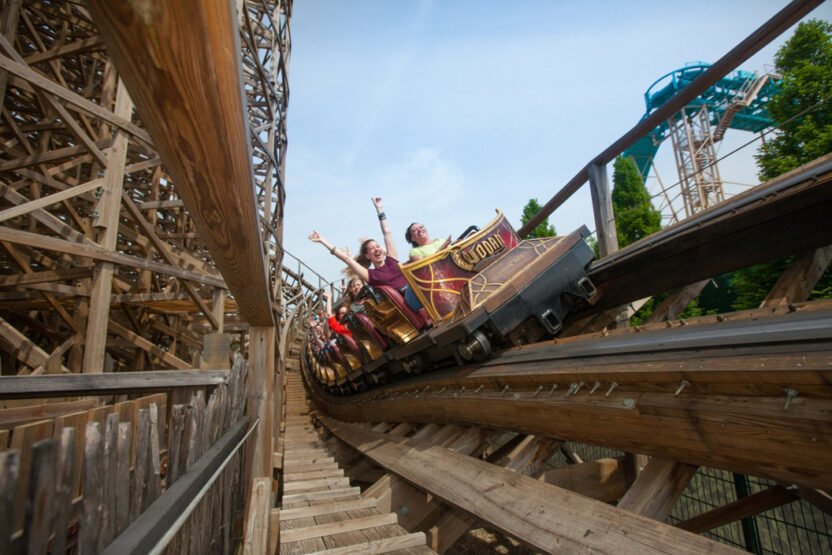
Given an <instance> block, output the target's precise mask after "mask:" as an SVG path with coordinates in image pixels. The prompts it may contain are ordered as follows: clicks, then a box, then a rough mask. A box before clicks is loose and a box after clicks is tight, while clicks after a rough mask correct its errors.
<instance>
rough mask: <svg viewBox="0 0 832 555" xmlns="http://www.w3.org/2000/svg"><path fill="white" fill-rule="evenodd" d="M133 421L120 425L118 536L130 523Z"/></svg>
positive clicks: (116, 513)
mask: <svg viewBox="0 0 832 555" xmlns="http://www.w3.org/2000/svg"><path fill="white" fill-rule="evenodd" d="M131 432H132V423H130V422H121V423H119V425H118V440H117V441H118V445H117V446H116V476H115V480H116V488H115V490H116V507H115V535H116V536H118V535H119V534H121V532H123V531H124V529H125V528H127V525H128V524H129V523H130V460H131V455H130V448H131V445H132V433H131Z"/></svg>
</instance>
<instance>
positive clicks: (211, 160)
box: [88, 0, 273, 327]
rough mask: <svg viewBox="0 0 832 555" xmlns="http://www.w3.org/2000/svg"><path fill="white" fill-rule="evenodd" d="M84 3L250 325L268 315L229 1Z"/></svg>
mask: <svg viewBox="0 0 832 555" xmlns="http://www.w3.org/2000/svg"><path fill="white" fill-rule="evenodd" d="M88 6H89V9H90V12H91V13H92V15H93V18H94V20H95V22H96V24H97V25H98V26H99V28H100V30H101V36H102V37H103V38H104V42H105V43H106V45H107V50H108V52H109V53H110V55H111V56H112V58H113V60H114V61H115V63H116V65H117V67H118V69H119V73H120V74H121V76H122V78H123V79H124V80H125V81H126V82H127V85H128V87H129V88H130V91H131V93H132V95H133V97H134V100H135V102H136V105H137V107H138V110H139V112H140V113H141V116H142V121H143V122H144V123H145V124H146V125H147V128H148V130H149V131H150V135H151V136H152V137H153V139H154V144H155V146H156V147H157V148H158V149H159V153H160V154H161V157H162V159H163V160H164V161H165V166H166V167H167V169H168V171H169V172H170V173H171V175H172V176H173V178H174V182H175V183H176V188H177V191H178V193H179V196H180V197H181V198H182V200H184V201H185V205H186V206H187V207H188V211H189V213H190V215H191V217H192V218H193V220H194V222H195V223H196V227H197V230H198V231H199V232H200V236H201V238H202V240H203V241H204V242H205V244H206V245H208V248H209V250H210V251H211V254H212V256H213V258H214V260H215V261H216V264H217V267H218V268H219V269H220V271H221V273H222V275H223V277H224V278H225V280H226V282H227V283H228V289H229V291H230V292H231V294H232V295H233V296H234V298H235V299H236V300H237V303H238V305H239V307H240V311H241V312H242V314H243V315H244V316H245V318H246V320H248V322H249V323H250V324H252V325H254V326H266V327H268V326H271V325H273V323H272V321H273V318H272V310H271V297H270V294H269V281H268V279H267V276H268V273H267V269H266V266H265V263H264V258H263V246H262V240H261V235H260V225H259V222H258V215H257V199H256V198H255V195H254V188H253V186H252V183H253V180H254V177H253V173H252V166H251V149H250V141H249V131H248V126H247V125H246V114H245V110H244V99H243V97H242V88H241V87H240V78H241V71H240V60H239V50H240V49H239V42H238V41H239V38H238V37H239V30H238V28H237V24H236V18H235V14H234V11H233V8H234V5H233V4H232V3H229V2H225V1H222V0H211V1H208V2H203V1H199V0H187V1H183V2H163V1H160V0H156V1H152V2H151V3H150V4H148V5H143V6H142V7H139V6H138V5H134V4H129V3H118V2H109V1H107V0H94V1H91V2H90V3H89V4H88ZM145 13H153V17H152V18H146V17H144V15H143V14H145ZM218 68H219V69H218ZM217 160H223V161H224V163H222V164H217V163H216V161H217ZM218 222H222V225H217V224H218Z"/></svg>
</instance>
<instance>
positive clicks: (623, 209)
mask: <svg viewBox="0 0 832 555" xmlns="http://www.w3.org/2000/svg"><path fill="white" fill-rule="evenodd" d="M613 167H614V169H615V171H614V173H613V178H612V180H613V188H612V209H613V213H614V214H615V231H616V233H617V234H618V246H619V247H624V246H626V245H629V244H630V243H633V242H635V241H638V240H639V239H641V238H642V237H646V236H648V235H650V234H651V233H654V232H656V231H658V230H659V229H661V227H662V217H661V214H660V213H659V211H658V210H656V209H655V208H654V207H653V204H652V203H651V202H650V193H648V192H647V189H646V188H645V186H644V180H643V179H642V177H641V175H640V174H639V173H638V168H637V167H636V164H635V162H633V160H632V159H631V158H624V157H623V156H619V157H618V158H616V159H615V164H614V165H613Z"/></svg>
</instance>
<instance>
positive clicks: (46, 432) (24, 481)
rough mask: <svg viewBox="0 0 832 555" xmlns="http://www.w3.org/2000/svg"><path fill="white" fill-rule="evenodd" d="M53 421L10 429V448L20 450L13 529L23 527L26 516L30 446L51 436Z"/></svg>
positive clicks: (30, 456) (30, 459) (30, 457)
mask: <svg viewBox="0 0 832 555" xmlns="http://www.w3.org/2000/svg"><path fill="white" fill-rule="evenodd" d="M52 428H53V423H52V422H51V421H49V420H46V421H41V422H33V423H32V424H26V425H23V426H19V427H17V428H15V429H14V430H13V431H12V442H11V448H12V449H17V450H18V451H19V452H20V464H19V467H18V475H17V488H16V493H15V500H14V504H15V507H19V508H20V510H19V511H16V512H15V513H14V530H15V531H16V530H19V529H20V528H22V527H23V520H24V518H25V516H26V511H25V507H26V496H27V494H28V492H29V476H30V474H29V473H30V472H31V463H32V446H33V445H34V444H35V443H36V442H38V441H40V440H42V439H47V438H49V437H51V436H52Z"/></svg>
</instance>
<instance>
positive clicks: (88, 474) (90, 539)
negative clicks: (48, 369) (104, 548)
mask: <svg viewBox="0 0 832 555" xmlns="http://www.w3.org/2000/svg"><path fill="white" fill-rule="evenodd" d="M84 441H85V446H84V510H83V516H82V517H81V530H80V532H79V545H80V549H81V550H83V551H84V552H91V553H96V552H98V551H99V545H100V544H99V538H100V535H101V523H102V519H103V508H104V438H103V436H102V434H101V426H100V425H99V423H98V422H90V423H89V424H87V431H86V435H85V439H84Z"/></svg>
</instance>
